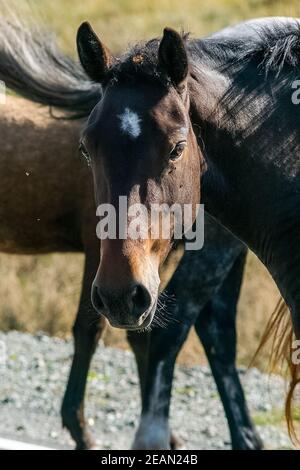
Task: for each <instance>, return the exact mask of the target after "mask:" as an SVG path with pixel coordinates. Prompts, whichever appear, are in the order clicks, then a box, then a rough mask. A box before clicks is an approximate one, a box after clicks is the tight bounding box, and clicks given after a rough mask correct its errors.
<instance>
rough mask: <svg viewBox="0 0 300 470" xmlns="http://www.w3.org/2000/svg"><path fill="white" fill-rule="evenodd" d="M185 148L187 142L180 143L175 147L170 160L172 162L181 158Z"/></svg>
mask: <svg viewBox="0 0 300 470" xmlns="http://www.w3.org/2000/svg"><path fill="white" fill-rule="evenodd" d="M185 147H186V142H185V141H182V142H178V144H176V145H175V147H174V148H173V150H172V151H171V153H170V159H171V160H177V158H179V157H181V155H182V153H183V151H184V149H185Z"/></svg>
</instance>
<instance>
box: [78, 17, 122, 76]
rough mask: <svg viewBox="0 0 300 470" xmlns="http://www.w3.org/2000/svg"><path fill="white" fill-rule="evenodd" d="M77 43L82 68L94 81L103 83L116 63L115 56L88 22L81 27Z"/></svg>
mask: <svg viewBox="0 0 300 470" xmlns="http://www.w3.org/2000/svg"><path fill="white" fill-rule="evenodd" d="M76 42H77V51H78V55H79V59H80V62H81V65H82V67H83V68H84V70H85V71H86V73H87V74H88V76H89V77H90V78H91V79H92V80H93V81H95V82H102V80H103V79H104V77H105V75H106V73H107V71H108V70H109V68H110V67H111V65H112V64H113V62H114V57H113V55H112V54H111V53H110V51H109V49H107V47H106V46H105V45H104V44H102V42H101V41H100V39H99V38H98V36H97V35H96V33H95V32H94V30H93V28H92V27H91V25H90V24H89V23H88V22H84V23H82V24H81V26H80V27H79V29H78V32H77V40H76Z"/></svg>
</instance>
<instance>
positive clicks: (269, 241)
mask: <svg viewBox="0 0 300 470" xmlns="http://www.w3.org/2000/svg"><path fill="white" fill-rule="evenodd" d="M299 41H300V22H299V21H297V20H295V19H282V18H280V19H279V18H277V19H272V18H271V19H266V20H265V21H258V22H252V23H251V22H250V23H246V24H244V25H243V26H242V27H239V28H238V30H237V32H236V33H235V32H233V34H232V35H231V34H230V32H228V31H227V32H226V33H225V35H224V36H223V35H222V34H221V35H217V36H216V37H211V38H207V39H203V40H188V38H186V37H182V36H180V35H179V34H178V33H177V32H175V31H174V30H171V29H168V28H166V29H165V30H164V34H163V37H162V39H154V40H151V41H149V42H147V43H146V44H142V45H138V46H136V47H134V48H133V50H132V51H130V52H128V53H126V54H125V55H124V56H123V57H121V58H119V59H117V60H116V59H115V58H114V57H113V56H112V55H111V53H110V52H109V50H108V49H107V47H106V46H104V45H103V44H102V43H101V41H100V40H99V39H98V37H97V36H96V34H95V33H94V31H93V30H92V28H91V27H90V25H89V24H88V23H83V24H82V25H81V27H80V28H79V30H78V35H77V45H78V52H79V57H80V60H81V63H82V65H83V67H84V69H85V70H86V72H87V74H88V75H89V76H90V78H91V79H92V80H93V81H95V82H97V83H101V84H102V87H103V96H102V98H101V100H100V101H99V103H98V104H97V105H96V107H95V108H94V110H93V112H92V113H91V115H90V118H89V121H88V124H87V126H86V128H85V130H84V133H83V141H84V145H85V154H89V158H90V160H91V166H92V172H93V176H94V183H95V191H96V201H97V203H98V204H101V203H103V202H106V203H107V202H109V203H112V204H114V205H115V206H117V198H118V197H119V196H120V195H124V196H126V197H127V199H128V201H129V206H130V205H131V204H133V203H136V202H138V203H143V204H144V205H145V207H146V210H147V211H149V207H150V206H151V205H152V204H157V203H158V204H161V203H167V204H171V205H172V204H174V202H178V203H179V204H180V205H183V204H185V203H187V202H188V203H190V204H191V206H192V207H194V205H195V202H196V201H197V197H198V196H199V193H200V181H202V200H203V201H204V202H205V205H206V210H207V211H208V213H209V214H210V215H211V216H213V217H215V218H216V219H217V220H218V221H219V222H221V223H222V224H223V225H224V226H226V227H227V228H228V229H229V230H230V231H232V232H233V233H234V234H235V235H237V236H238V237H239V238H240V239H241V240H243V241H244V242H245V243H246V244H247V245H248V246H249V247H250V248H251V249H252V250H253V251H254V252H255V253H256V254H257V255H258V257H259V258H260V259H261V261H262V262H263V263H264V264H265V266H266V267H267V268H268V270H269V272H270V273H271V275H272V276H273V278H274V280H275V281H276V283H277V286H278V288H279V290H280V292H281V294H282V296H283V298H284V300H285V301H286V303H287V305H288V307H289V309H290V312H291V317H292V322H293V328H294V332H295V335H296V337H297V338H298V339H299V338H300V313H299V312H300V305H299V302H300V289H299V287H300V286H299V282H300V281H299V280H298V279H299V275H298V270H299V260H298V253H299V250H298V237H299V235H298V234H299V227H298V223H299V220H300V218H299V215H300V214H299V211H300V209H299V185H300V181H299V178H300V177H299V166H300V160H299V150H300V135H299V122H300V120H299V117H300V114H299V113H300V108H299V106H298V105H297V103H296V102H295V100H293V94H294V91H293V90H294V89H295V86H296V85H297V81H296V80H297V78H298V73H299V69H300V52H299V44H300V42H299ZM196 137H197V139H198V143H199V148H198V149H197V147H196V145H195V138H196ZM197 159H198V165H197ZM204 160H205V163H206V166H207V171H206V172H203V171H202V170H203V168H204ZM133 162H135V164H133ZM127 216H128V218H129V211H128V214H127ZM143 223H144V225H145V226H146V231H147V228H148V227H147V222H146V218H145V222H144V221H143V222H141V225H142V224H143ZM173 242H174V231H172V230H171V231H170V233H169V238H168V239H167V240H165V239H163V238H162V237H161V236H160V237H159V236H158V237H156V239H155V240H153V239H152V238H151V237H150V235H149V236H148V237H144V238H143V237H140V238H139V239H138V241H137V240H136V239H135V240H133V239H131V238H130V237H127V238H126V239H124V238H122V237H117V239H116V240H114V239H109V240H105V243H102V245H101V254H102V256H101V261H100V266H99V270H98V273H97V276H96V278H95V281H94V285H93V289H92V297H93V304H94V306H95V308H96V309H97V310H98V311H99V312H102V313H103V314H104V315H106V316H107V318H108V319H109V320H110V322H111V323H113V324H114V325H117V326H119V327H124V326H126V327H130V328H131V329H136V328H141V327H143V326H147V325H149V324H150V323H151V321H152V318H153V315H154V310H155V308H156V302H157V292H158V284H159V282H158V276H159V270H160V267H161V265H162V264H163V262H164V260H165V258H166V256H167V254H168V253H169V252H170V251H171V249H172V246H173ZM111 259H112V260H113V265H112V264H110V260H111ZM115 266H117V268H116V269H114V267H115ZM290 354H292V349H291V351H290ZM290 363H291V360H290ZM291 365H292V373H293V375H292V382H291V390H290V392H289V394H288V404H287V411H288V415H290V411H291V409H290V404H289V402H290V399H291V397H292V391H293V389H294V388H295V386H296V385H297V383H298V382H299V380H300V378H299V365H298V364H291ZM289 421H290V420H289Z"/></svg>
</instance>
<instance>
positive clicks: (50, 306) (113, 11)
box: [0, 0, 300, 365]
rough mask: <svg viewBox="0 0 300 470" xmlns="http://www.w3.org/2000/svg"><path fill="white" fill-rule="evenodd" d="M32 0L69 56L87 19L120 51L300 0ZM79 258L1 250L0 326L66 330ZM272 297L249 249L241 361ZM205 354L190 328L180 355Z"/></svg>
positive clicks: (118, 341) (277, 10)
mask: <svg viewBox="0 0 300 470" xmlns="http://www.w3.org/2000/svg"><path fill="white" fill-rule="evenodd" d="M4 3H7V2H4V1H2V0H1V2H0V6H2V5H3V4H4ZM30 3H32V4H33V5H34V6H36V7H37V8H38V10H39V12H40V14H41V15H42V17H43V21H44V22H46V23H47V24H48V27H49V29H50V30H53V31H55V33H56V34H57V36H58V39H59V43H60V45H61V47H62V48H63V49H64V50H65V51H67V52H68V53H70V54H72V55H75V45H74V44H75V35H76V29H77V27H78V25H79V24H80V22H81V21H83V20H86V19H87V20H89V21H90V22H91V23H92V24H93V26H94V28H95V30H96V31H97V33H98V34H99V35H100V36H101V38H102V39H103V40H104V41H105V42H106V43H107V45H108V46H109V47H110V48H111V49H112V50H113V51H120V50H124V49H126V48H127V47H128V45H130V44H132V43H134V42H136V41H139V40H142V39H145V38H150V37H153V36H158V35H160V34H161V31H162V29H163V27H164V26H166V25H168V26H172V27H175V28H178V29H184V30H185V31H190V32H191V33H192V35H193V36H196V37H197V36H201V35H205V34H208V33H210V32H212V31H215V30H218V29H220V28H222V27H224V26H227V25H229V24H232V23H234V22H237V21H240V20H244V19H247V18H253V17H258V16H271V15H280V16H283V15H288V16H300V3H299V0H284V1H276V0H201V1H200V0H197V1H196V0H185V1H182V0H181V1H179V0H113V1H112V0H111V1H108V0H106V1H105V0H85V1H84V2H82V1H80V0H39V1H37V0H33V1H32V2H30ZM10 5H12V3H11V2H10ZM15 5H17V6H18V8H24V11H25V12H26V10H28V6H27V2H25V0H18V1H15ZM11 8H13V5H12V6H11ZM1 11H2V12H3V9H1ZM82 262H83V258H82V257H81V256H80V255H67V256H66V255H64V256H62V255H51V256H50V255H49V256H44V257H15V256H8V255H1V256H0V279H1V283H0V299H1V304H0V328H1V329H4V330H7V329H12V328H15V329H20V330H26V331H31V332H34V331H37V330H44V331H47V332H49V333H50V334H53V335H60V336H65V335H69V334H70V328H71V324H72V321H73V319H74V315H75V311H76V306H77V303H78V296H79V292H80V281H81V272H82ZM45 279H47V284H45V282H44V280H45ZM277 299H278V292H277V289H276V287H275V286H274V284H273V282H272V280H271V279H270V277H269V276H268V274H267V273H266V271H265V269H264V268H263V267H262V265H261V264H260V263H259V262H258V261H257V260H256V258H255V257H254V256H253V255H250V256H249V258H248V263H247V270H246V275H245V280H244V284H243V289H242V294H241V298H240V302H239V316H238V325H239V361H240V362H241V363H243V364H248V363H249V360H250V358H251V356H252V354H253V352H254V350H255V348H256V346H257V344H258V341H259V338H260V336H261V334H262V331H263V328H264V325H265V323H266V321H267V319H268V317H269V316H270V314H271V312H272V310H273V308H274V307H275V305H276V302H277ZM105 342H106V343H108V344H113V345H116V346H120V347H126V342H125V340H124V336H123V334H121V333H119V332H118V331H112V330H109V331H108V332H107V334H106V337H105ZM265 358H266V356H264V355H263V356H261V359H260V363H259V364H260V365H262V364H264V363H265ZM203 360H204V356H203V352H202V350H201V348H200V346H199V345H198V341H197V340H196V338H195V335H194V334H193V333H192V334H191V336H190V338H189V341H188V342H187V343H186V345H185V347H184V350H183V351H182V353H181V355H180V361H181V362H185V363H195V362H199V361H203Z"/></svg>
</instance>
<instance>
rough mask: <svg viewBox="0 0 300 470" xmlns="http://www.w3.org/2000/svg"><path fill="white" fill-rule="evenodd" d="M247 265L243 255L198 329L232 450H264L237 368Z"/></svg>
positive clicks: (206, 309)
mask: <svg viewBox="0 0 300 470" xmlns="http://www.w3.org/2000/svg"><path fill="white" fill-rule="evenodd" d="M244 262H245V253H242V254H241V255H240V256H239V258H237V260H236V262H235V264H234V265H233V267H232V269H231V271H230V273H229V274H228V277H227V278H226V280H225V281H224V284H223V286H222V287H221V289H220V290H219V291H218V294H217V295H215V297H214V298H213V300H211V301H209V302H208V304H207V305H206V307H204V309H203V310H202V311H201V312H200V314H199V317H198V319H197V322H196V325H195V328H196V331H197V334H198V336H199V338H200V340H201V342H202V344H203V346H204V349H205V352H206V355H207V358H208V361H209V363H210V366H211V370H212V373H213V376H214V379H215V381H216V385H217V388H218V391H219V393H220V396H221V400H222V402H223V406H224V410H225V413H226V417H227V421H228V425H229V429H230V434H231V440H232V447H233V449H261V448H262V447H263V445H262V442H261V440H260V437H259V436H258V434H257V432H256V430H255V428H254V425H253V423H252V421H251V418H250V416H249V412H248V408H247V404H246V400H245V396H244V393H243V389H242V386H241V383H240V379H239V376H238V373H237V370H236V365H235V360H236V325H235V320H236V306H237V301H238V297H239V291H240V286H241V281H242V276H243V267H244Z"/></svg>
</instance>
